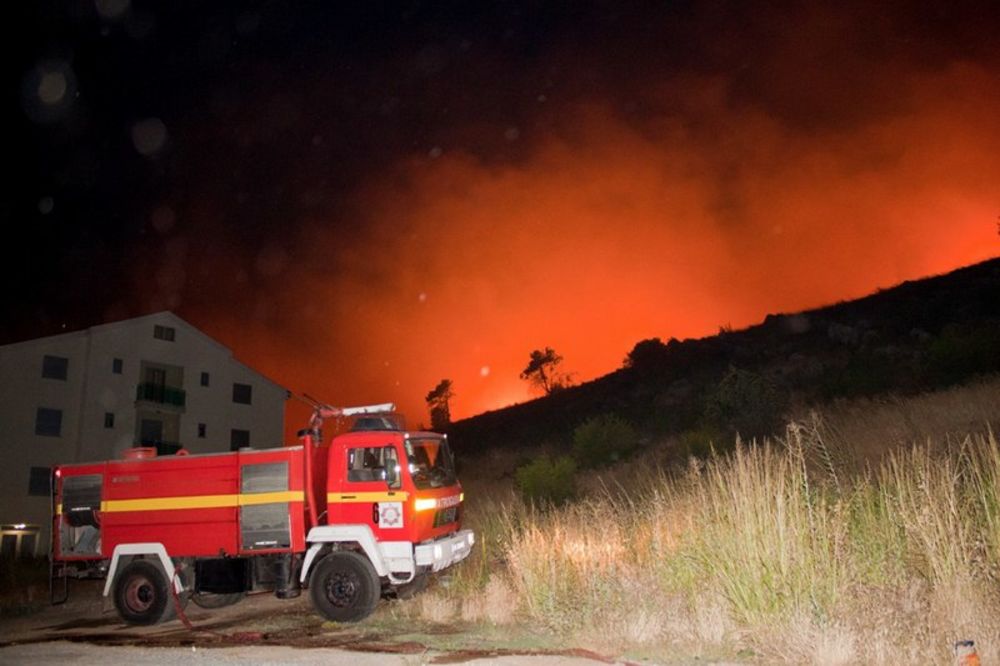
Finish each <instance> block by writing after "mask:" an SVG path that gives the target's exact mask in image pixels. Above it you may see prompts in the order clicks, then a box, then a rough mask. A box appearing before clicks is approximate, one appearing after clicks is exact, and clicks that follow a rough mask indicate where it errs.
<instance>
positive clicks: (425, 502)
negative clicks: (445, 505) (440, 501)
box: [413, 497, 437, 511]
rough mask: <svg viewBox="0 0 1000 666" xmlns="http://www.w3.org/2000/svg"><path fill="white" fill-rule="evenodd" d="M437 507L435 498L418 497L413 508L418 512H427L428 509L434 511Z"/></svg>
mask: <svg viewBox="0 0 1000 666" xmlns="http://www.w3.org/2000/svg"><path fill="white" fill-rule="evenodd" d="M436 507H437V500H436V499H435V498H433V497H418V498H417V499H416V500H415V501H414V502H413V508H414V510H416V511H427V510H428V509H434V508H436Z"/></svg>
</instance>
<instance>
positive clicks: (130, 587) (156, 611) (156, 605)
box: [115, 560, 176, 625]
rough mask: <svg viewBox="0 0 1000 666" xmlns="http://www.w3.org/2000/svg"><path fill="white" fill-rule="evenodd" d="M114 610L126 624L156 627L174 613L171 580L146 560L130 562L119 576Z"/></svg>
mask: <svg viewBox="0 0 1000 666" xmlns="http://www.w3.org/2000/svg"><path fill="white" fill-rule="evenodd" d="M115 608H117V609H118V615H120V616H121V618H122V619H123V620H124V621H125V622H126V623H128V624H139V625H149V624H157V623H159V622H164V621H166V620H169V619H171V618H173V617H174V615H175V614H176V611H175V608H174V600H173V598H172V595H171V594H170V581H168V580H167V577H166V576H164V575H163V572H162V571H161V570H160V567H158V566H156V565H155V564H153V563H152V562H149V561H147V560H134V561H132V562H129V563H128V565H126V566H125V568H124V569H122V572H121V573H120V574H118V579H117V580H116V581H115Z"/></svg>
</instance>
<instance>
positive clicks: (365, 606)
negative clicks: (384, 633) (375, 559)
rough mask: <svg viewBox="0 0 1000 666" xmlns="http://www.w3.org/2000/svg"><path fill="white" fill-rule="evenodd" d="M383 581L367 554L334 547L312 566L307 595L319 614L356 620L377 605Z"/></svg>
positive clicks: (334, 619)
mask: <svg viewBox="0 0 1000 666" xmlns="http://www.w3.org/2000/svg"><path fill="white" fill-rule="evenodd" d="M381 592H382V585H381V583H380V582H379V579H378V573H376V572H375V567H373V566H372V563H371V562H369V561H368V558H366V557H364V556H363V555H359V554H358V553H355V552H353V551H349V550H342V551H335V552H332V553H330V554H329V555H327V556H326V557H324V558H323V559H322V560H320V561H319V564H317V565H316V568H315V569H314V570H313V573H312V577H311V578H310V581H309V596H310V597H312V602H313V606H314V607H315V608H316V610H317V611H318V612H319V614H320V615H322V616H323V617H325V618H326V619H328V620H333V621H334V622H358V621H360V620H363V619H365V618H366V617H368V616H369V615H371V613H372V611H374V610H375V607H376V606H377V605H378V601H379V597H380V596H381Z"/></svg>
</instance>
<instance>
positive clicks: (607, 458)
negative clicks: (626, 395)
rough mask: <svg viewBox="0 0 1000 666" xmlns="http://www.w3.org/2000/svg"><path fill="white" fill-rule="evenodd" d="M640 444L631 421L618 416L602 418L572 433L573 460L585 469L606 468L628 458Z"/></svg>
mask: <svg viewBox="0 0 1000 666" xmlns="http://www.w3.org/2000/svg"><path fill="white" fill-rule="evenodd" d="M638 440H639V437H638V435H637V434H636V431H635V428H633V427H632V425H631V424H630V423H629V422H628V421H626V420H624V419H622V418H621V417H619V416H617V415H615V414H602V415H601V416H595V417H594V418H591V419H588V420H586V421H584V422H583V423H582V424H580V425H579V426H577V428H576V430H574V431H573V457H574V458H576V461H577V463H579V464H580V466H581V467H584V468H598V467H607V466H608V465H611V464H614V463H616V462H619V461H621V460H623V459H624V458H626V457H627V456H628V455H629V454H630V453H631V452H632V451H633V450H634V449H635V447H636V446H637V444H638Z"/></svg>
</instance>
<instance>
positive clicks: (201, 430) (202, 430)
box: [198, 423, 208, 439]
mask: <svg viewBox="0 0 1000 666" xmlns="http://www.w3.org/2000/svg"><path fill="white" fill-rule="evenodd" d="M206 432H208V426H206V425H205V424H204V423H199V424H198V437H200V438H201V439H205V433H206Z"/></svg>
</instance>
